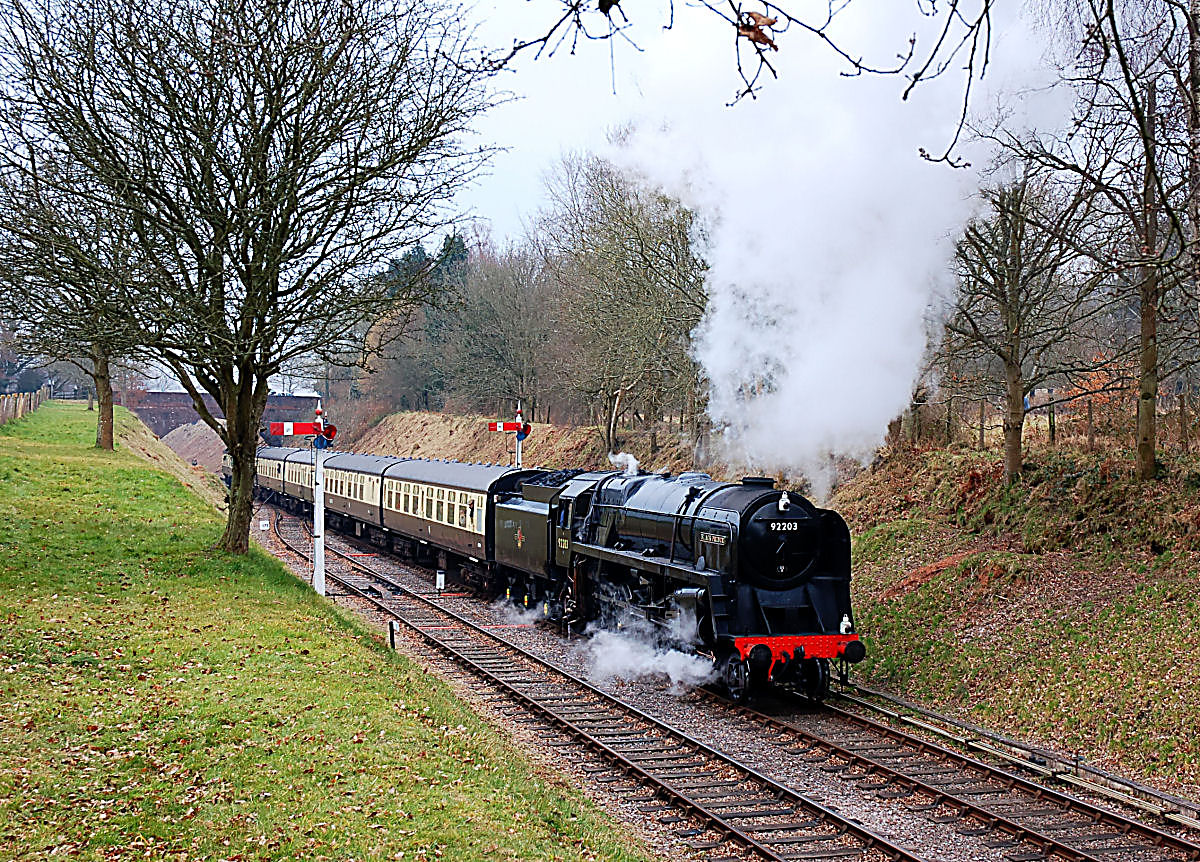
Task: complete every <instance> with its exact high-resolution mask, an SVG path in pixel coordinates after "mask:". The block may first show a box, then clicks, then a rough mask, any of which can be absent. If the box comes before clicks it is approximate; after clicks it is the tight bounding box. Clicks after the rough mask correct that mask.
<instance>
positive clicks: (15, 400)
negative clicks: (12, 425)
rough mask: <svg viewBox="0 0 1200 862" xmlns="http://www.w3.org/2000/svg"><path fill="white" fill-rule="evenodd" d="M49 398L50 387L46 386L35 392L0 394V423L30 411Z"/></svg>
mask: <svg viewBox="0 0 1200 862" xmlns="http://www.w3.org/2000/svg"><path fill="white" fill-rule="evenodd" d="M49 400H50V388H49V387H47V386H43V387H42V388H41V389H39V390H38V391H37V392H17V393H15V394H13V395H0V425H3V424H4V423H5V422H8V421H10V420H12V419H20V418H21V417H22V416H24V415H25V414H26V413H32V412H33V411H34V410H37V409H38V408H39V407H41V406H42V404H43V403H45V402H46V401H49Z"/></svg>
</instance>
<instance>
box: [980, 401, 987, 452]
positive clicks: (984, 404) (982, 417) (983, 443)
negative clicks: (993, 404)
mask: <svg viewBox="0 0 1200 862" xmlns="http://www.w3.org/2000/svg"><path fill="white" fill-rule="evenodd" d="M986 407H987V399H984V398H980V399H979V451H980V452H982V451H983V450H984V448H985V447H986V446H987V441H985V440H984V439H983V431H984V427H985V426H984V422H985V421H986V418H987V417H986V416H985V414H984V410H985V408H986Z"/></svg>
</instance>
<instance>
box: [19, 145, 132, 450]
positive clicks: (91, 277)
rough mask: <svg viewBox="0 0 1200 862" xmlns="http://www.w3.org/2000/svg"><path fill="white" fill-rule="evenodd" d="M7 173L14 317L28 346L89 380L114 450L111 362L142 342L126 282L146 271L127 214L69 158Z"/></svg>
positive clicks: (102, 442) (102, 434)
mask: <svg viewBox="0 0 1200 862" xmlns="http://www.w3.org/2000/svg"><path fill="white" fill-rule="evenodd" d="M29 167H30V171H29V172H28V173H23V172H14V171H9V172H8V174H7V175H6V176H3V177H0V282H2V283H3V284H4V292H5V302H6V303H7V305H8V311H7V313H6V316H7V317H8V318H9V319H10V321H12V322H13V325H14V327H15V329H16V334H17V343H18V344H19V345H20V347H21V349H22V350H23V351H24V352H26V353H31V354H36V355H38V356H41V357H43V358H45V359H46V360H47V361H58V362H69V363H71V364H72V365H74V366H76V367H77V368H79V369H80V370H81V371H82V372H83V373H85V374H86V375H87V376H88V377H89V378H91V381H92V385H93V387H94V391H95V392H96V400H97V402H98V406H99V411H98V412H97V416H96V446H97V448H100V449H108V450H111V449H112V448H113V445H114V440H113V385H112V375H113V362H114V361H115V360H117V359H119V358H121V357H124V356H128V355H129V354H130V353H131V352H133V351H134V350H135V349H136V348H137V347H138V346H139V344H140V340H141V337H140V333H139V332H138V330H137V327H135V326H133V325H131V323H130V315H129V309H128V307H127V306H126V305H125V302H124V299H125V291H123V290H122V288H121V284H120V282H122V281H129V280H131V279H134V278H137V277H138V272H137V270H138V267H139V260H140V255H139V254H138V246H137V243H136V240H135V239H134V237H133V235H132V224H131V220H130V219H129V217H128V213H127V212H125V211H123V210H121V209H119V208H116V207H114V206H112V205H111V204H110V203H109V202H108V201H107V200H106V199H105V198H104V197H103V196H102V194H101V193H99V192H98V191H97V192H95V193H94V194H92V195H89V196H82V197H81V196H79V195H76V194H74V193H65V192H63V191H62V190H61V189H62V188H63V187H65V186H69V185H73V184H79V185H80V186H81V187H85V186H86V184H87V178H86V177H85V176H82V175H81V173H80V172H79V171H78V170H77V169H76V170H72V169H71V167H70V165H69V163H67V162H63V161H59V162H45V163H41V162H36V161H32V160H31V162H30V163H29Z"/></svg>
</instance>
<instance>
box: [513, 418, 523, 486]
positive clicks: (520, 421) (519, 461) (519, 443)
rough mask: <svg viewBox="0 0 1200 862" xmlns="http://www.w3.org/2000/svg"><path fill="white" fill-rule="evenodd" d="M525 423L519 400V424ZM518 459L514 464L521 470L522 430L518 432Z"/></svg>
mask: <svg viewBox="0 0 1200 862" xmlns="http://www.w3.org/2000/svg"><path fill="white" fill-rule="evenodd" d="M524 423H525V420H524V419H522V418H521V402H520V401H518V402H517V425H518V426H520V425H523V424H524ZM516 459H517V463H516V464H514V465H513V466H514V467H516V468H517V469H518V470H519V469H521V432H520V431H518V432H517V453H516Z"/></svg>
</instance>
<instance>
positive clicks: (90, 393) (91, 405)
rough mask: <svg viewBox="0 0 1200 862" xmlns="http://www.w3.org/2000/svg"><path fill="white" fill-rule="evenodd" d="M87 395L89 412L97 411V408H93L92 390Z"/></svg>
mask: <svg viewBox="0 0 1200 862" xmlns="http://www.w3.org/2000/svg"><path fill="white" fill-rule="evenodd" d="M87 395H88V412H89V413H90V412H91V411H93V410H95V409H96V408H95V407H94V406H93V401H92V390H91V389H89V390H88V391H87Z"/></svg>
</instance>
